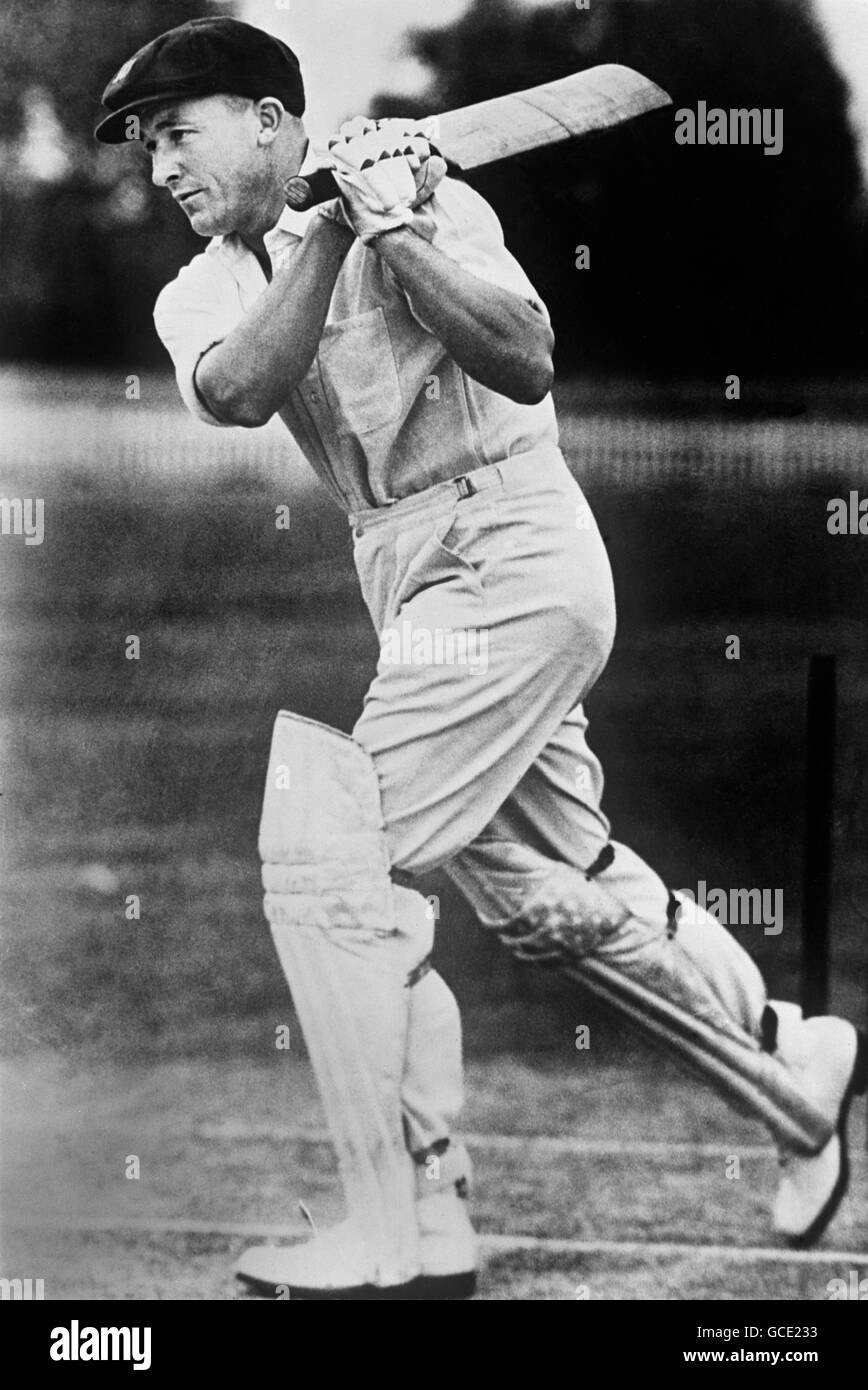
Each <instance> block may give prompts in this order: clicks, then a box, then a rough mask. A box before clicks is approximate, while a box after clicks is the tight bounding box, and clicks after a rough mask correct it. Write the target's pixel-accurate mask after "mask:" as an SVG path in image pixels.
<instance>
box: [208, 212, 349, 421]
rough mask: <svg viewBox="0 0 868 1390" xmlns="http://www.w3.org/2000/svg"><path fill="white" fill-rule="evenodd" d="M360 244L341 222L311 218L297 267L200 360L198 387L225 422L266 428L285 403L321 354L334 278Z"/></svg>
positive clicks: (277, 280) (284, 272)
mask: <svg viewBox="0 0 868 1390" xmlns="http://www.w3.org/2000/svg"><path fill="white" fill-rule="evenodd" d="M353 240H354V238H353V234H352V232H350V231H349V230H348V229H347V228H345V227H343V226H341V225H340V224H339V223H337V222H334V221H331V220H329V219H326V218H323V217H316V218H314V219H312V221H311V224H310V227H309V229H308V232H307V234H306V235H305V237H304V240H303V241H302V243H301V245H300V246H299V247H298V249H297V250H296V252H295V254H294V255H293V256H292V258H291V261H290V264H289V265H287V266H285V267H284V268H283V269H281V270H279V271H278V272H277V274H276V275H275V277H274V279H273V280H272V282H271V284H270V285H269V286H268V288H267V289H266V290H265V291H264V292H263V293H262V294H261V295H260V297H259V298H258V299H257V301H256V303H255V304H254V305H253V308H252V309H251V310H250V311H249V312H248V313H247V314H245V316H244V318H243V319H242V320H241V322H240V323H239V324H238V325H237V326H236V327H235V328H233V329H232V332H231V333H228V334H227V335H226V337H225V338H224V339H223V341H222V342H220V343H218V344H217V345H216V346H215V347H213V348H211V350H210V351H209V352H207V353H206V354H205V356H204V357H203V358H202V359H201V361H200V363H199V366H198V368H197V369H196V386H197V388H198V390H199V393H200V394H201V396H202V397H203V399H204V401H205V403H206V405H208V406H209V407H210V408H211V409H212V410H213V412H214V414H215V415H216V416H217V418H218V419H219V420H224V421H226V422H227V423H228V424H233V425H246V426H255V425H264V424H265V422H266V421H267V420H270V419H271V417H272V415H273V414H274V413H275V411H277V410H280V408H281V406H282V405H284V403H285V402H286V399H287V397H288V396H289V393H290V391H291V390H292V389H293V387H295V386H297V385H298V383H299V382H300V381H301V380H302V379H303V378H304V376H305V375H306V374H307V372H308V371H309V369H310V365H311V363H312V362H313V359H314V356H315V355H316V350H317V347H318V346H319V341H320V338H321V337H322V331H323V327H324V325H325V321H326V315H327V314H328V309H329V304H330V302H331V297H332V291H333V289H334V286H335V281H336V280H337V277H338V272H339V271H340V268H341V266H342V264H343V262H344V259H345V258H346V254H347V252H348V251H349V249H350V247H351V246H352V244H353Z"/></svg>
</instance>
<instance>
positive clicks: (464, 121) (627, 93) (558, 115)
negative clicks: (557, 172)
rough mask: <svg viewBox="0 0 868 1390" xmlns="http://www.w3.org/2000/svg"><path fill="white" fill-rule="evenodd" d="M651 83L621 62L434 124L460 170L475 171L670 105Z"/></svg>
mask: <svg viewBox="0 0 868 1390" xmlns="http://www.w3.org/2000/svg"><path fill="white" fill-rule="evenodd" d="M671 100H672V99H671V97H670V96H669V95H668V93H666V92H664V91H663V89H662V87H658V86H657V84H656V83H655V82H652V81H651V80H650V79H649V78H647V77H643V76H642V74H641V73H639V72H635V71H634V70H633V68H628V67H624V66H623V65H622V64H620V63H601V64H600V65H599V66H598V67H594V68H586V69H585V71H584V72H576V73H573V74H572V75H571V76H569V77H562V78H560V79H559V80H558V81H557V82H545V83H543V84H542V86H539V87H530V88H529V89H528V90H527V91H525V92H513V93H510V94H509V95H507V96H502V97H494V98H492V99H491V100H489V101H480V102H476V103H475V105H473V106H462V107H460V108H459V109H458V110H457V111H448V112H446V113H445V114H444V115H442V116H439V117H437V118H436V120H435V130H436V132H437V133H436V134H435V137H434V138H435V141H436V142H437V144H438V147H439V148H440V150H441V151H442V153H443V154H444V155H445V157H446V158H447V159H449V160H451V161H452V162H453V163H454V164H457V165H458V166H459V168H461V169H476V168H478V167H479V166H480V165H482V164H492V163H494V161H495V160H498V159H508V158H509V157H510V156H511V155H516V154H525V153H527V151H529V150H537V149H542V148H544V147H545V146H548V145H556V144H559V143H560V142H561V141H563V140H570V139H572V138H573V137H574V136H577V135H588V134H590V133H591V132H592V131H598V130H608V129H609V128H611V127H612V126H616V125H621V123H622V122H624V121H630V120H633V118H634V117H636V116H642V115H644V114H645V113H646V112H647V111H654V110H656V109H658V108H659V107H661V106H669V105H671Z"/></svg>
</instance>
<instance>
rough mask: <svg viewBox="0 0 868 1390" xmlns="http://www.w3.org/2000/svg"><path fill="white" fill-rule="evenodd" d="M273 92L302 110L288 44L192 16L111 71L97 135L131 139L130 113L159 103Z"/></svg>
mask: <svg viewBox="0 0 868 1390" xmlns="http://www.w3.org/2000/svg"><path fill="white" fill-rule="evenodd" d="M223 92H226V93H231V94H232V95H234V96H241V97H251V98H252V99H253V100H254V101H258V100H259V98H260V97H265V96H269V97H278V98H279V100H280V101H282V102H283V104H284V106H285V107H286V109H287V111H289V112H290V114H291V115H293V116H301V115H302V113H303V112H304V83H303V82H302V77H301V68H300V67H299V62H298V59H297V58H296V56H295V54H294V53H293V51H292V49H291V48H289V47H288V46H287V45H286V44H285V43H282V42H281V40H280V39H276V38H274V37H273V35H271V34H266V33H265V31H264V30H263V29H257V28H255V27H254V26H253V25H252V24H244V23H242V21H241V20H240V19H230V18H228V17H224V16H215V17H212V18H210V19H189V20H187V22H186V23H185V24H179V25H178V26H177V28H176V29H169V30H167V31H166V33H165V34H159V35H158V36H157V38H155V39H151V42H150V43H146V44H145V46H144V48H140V49H139V51H138V53H134V54H133V56H132V58H129V59H128V60H127V62H125V63H124V64H123V66H122V67H121V68H119V69H118V71H117V72H116V73H115V75H114V77H113V78H112V80H111V82H109V84H108V86H107V87H106V89H105V91H104V92H103V94H102V104H103V106H104V107H106V109H107V110H108V111H109V113H110V114H109V115H108V116H106V117H105V118H104V119H103V120H102V121H100V123H99V125H98V126H97V128H96V130H95V131H94V135H95V136H96V138H97V140H100V141H102V143H103V144H104V145H119V144H122V143H123V141H124V140H126V139H128V138H129V137H128V133H127V131H128V127H127V118H128V117H129V116H131V115H135V114H139V113H140V112H141V111H142V110H143V109H144V108H145V107H147V106H152V105H154V104H156V103H158V102H165V101H180V100H190V99H192V98H194V97H209V96H216V95H218V93H223Z"/></svg>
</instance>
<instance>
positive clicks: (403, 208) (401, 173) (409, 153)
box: [321, 117, 446, 242]
mask: <svg viewBox="0 0 868 1390" xmlns="http://www.w3.org/2000/svg"><path fill="white" fill-rule="evenodd" d="M426 128H427V129H428V130H430V128H431V122H430V121H429V122H413V121H410V120H396V119H390V120H385V121H378V122H374V121H370V120H367V119H366V118H365V117H356V118H355V119H354V120H352V121H347V122H346V123H345V124H344V125H343V126H341V129H340V131H339V132H338V136H337V138H336V139H335V140H332V141H330V142H329V158H330V160H331V162H332V165H333V170H334V175H335V179H336V180H337V183H338V186H339V187H340V188H341V191H342V194H343V197H342V198H341V200H340V202H339V203H338V202H333V203H330V204H326V205H325V206H324V207H323V208H322V209H321V211H322V214H323V216H325V217H327V218H331V219H332V220H334V221H339V220H344V219H346V220H348V221H349V223H350V224H351V226H352V227H353V228H354V230H355V231H356V233H357V235H358V236H359V237H360V238H361V239H362V241H364V242H370V241H372V240H373V238H374V237H376V236H379V235H380V234H381V233H382V232H386V231H390V230H393V229H394V228H396V227H403V226H410V225H411V224H412V222H413V219H414V212H415V211H416V209H417V208H419V207H421V205H422V204H423V203H425V202H427V200H428V199H429V198H430V197H431V195H432V194H433V193H434V190H435V189H436V187H437V185H438V184H439V183H440V182H441V180H442V179H443V178H444V176H445V174H446V161H445V160H444V159H443V157H442V155H441V154H440V152H439V151H438V150H437V149H436V147H435V146H434V145H432V144H431V141H430V139H429V138H428V135H427V134H426V133H425V131H426Z"/></svg>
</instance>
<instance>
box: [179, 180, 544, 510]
mask: <svg viewBox="0 0 868 1390" xmlns="http://www.w3.org/2000/svg"><path fill="white" fill-rule="evenodd" d="M315 167H316V160H315V159H314V158H313V155H312V154H309V155H308V158H307V159H306V160H305V163H304V164H303V165H302V169H301V171H300V172H302V173H305V172H308V171H309V170H312V169H313V168H315ZM317 215H318V214H317V212H316V210H315V209H312V210H309V211H307V212H295V211H293V210H292V209H291V208H289V207H287V208H284V210H283V212H282V213H281V215H280V218H279V219H278V222H277V224H276V226H275V227H273V228H272V229H271V231H269V232H267V233H266V235H265V238H264V241H265V247H266V250H267V252H268V255H269V258H270V260H271V264H272V267H273V269H274V271H277V270H279V269H280V268H281V266H282V265H283V264H285V262H286V260H287V259H288V258H289V257H290V256H292V254H293V252H294V251H295V250H296V248H297V247H298V246H299V245H300V243H301V239H302V237H303V236H304V234H305V231H306V230H307V227H308V224H309V222H310V220H311V218H312V217H316V216H317ZM423 234H424V235H426V236H427V237H428V239H430V240H431V242H432V245H434V246H435V247H437V248H439V249H440V250H441V251H443V253H444V254H445V255H447V256H449V257H450V259H452V260H454V261H457V262H458V264H459V265H461V266H462V267H463V268H464V269H465V270H467V271H469V272H470V273H471V274H473V275H476V276H478V277H479V278H480V279H482V280H487V281H488V282H489V283H490V284H493V285H499V286H502V287H503V288H504V289H508V290H512V291H513V292H514V293H516V294H519V295H521V296H522V298H524V299H527V300H528V301H529V302H530V303H532V304H533V305H534V306H535V307H536V308H537V309H538V310H539V311H540V312H541V313H542V314H543V315H544V316H545V318H546V321H547V322H548V314H547V312H546V309H545V306H544V305H543V304H542V301H541V300H540V299H539V297H538V296H537V294H536V291H535V290H534V288H533V286H532V284H531V283H530V281H529V280H528V278H527V276H526V275H525V273H524V271H523V270H522V268H521V266H520V265H519V264H518V262H517V261H516V260H515V259H514V257H513V256H512V255H510V253H509V251H507V249H506V247H505V245H504V242H503V233H502V231H501V227H500V223H499V221H498V219H497V217H496V216H495V214H494V212H493V210H492V209H491V207H490V206H489V205H488V203H486V202H485V200H484V199H483V198H481V197H480V196H479V194H478V193H475V192H474V191H473V190H472V189H471V188H470V187H468V185H467V184H464V183H462V182H459V181H457V180H455V179H451V178H447V179H444V181H443V182H442V183H441V184H440V186H439V187H438V189H437V191H436V193H435V194H434V196H433V198H431V199H430V200H429V202H428V203H426V204H425V208H424V231H423ZM266 286H267V280H266V277H265V275H264V273H263V270H262V267H261V266H260V264H259V262H258V261H257V259H256V256H255V255H254V254H253V252H252V251H251V250H250V248H249V247H248V246H246V245H245V243H244V242H243V241H242V240H241V238H240V237H238V236H237V235H235V234H232V235H229V236H220V237H214V238H213V239H212V240H211V241H210V242H209V244H208V246H207V247H206V249H205V251H204V252H203V253H202V254H201V255H198V256H196V257H194V259H193V260H192V261H191V262H190V264H189V265H188V266H185V267H184V268H183V269H182V270H181V271H180V273H179V274H178V276H177V278H176V279H175V280H173V281H171V283H170V284H168V285H167V286H166V287H165V289H164V290H163V291H162V293H161V294H160V296H159V298H158V300H157V304H156V307H155V309H154V319H155V323H156V327H157V332H158V333H159V335H160V338H161V339H162V341H163V343H164V344H165V346H166V348H167V349H168V351H169V354H170V355H171V357H172V360H173V362H174V365H175V373H176V376H177V380H178V386H179V389H180V392H181V396H182V397H183V399H184V401H185V403H186V405H187V406H188V408H189V409H190V411H191V412H192V413H193V414H194V415H195V416H196V417H197V418H198V419H200V420H202V421H204V422H205V423H206V424H210V425H219V424H221V423H222V422H221V421H219V420H217V419H215V417H214V416H213V415H212V414H211V413H210V411H209V410H208V409H207V408H206V406H205V405H204V404H203V403H202V401H201V400H200V398H199V397H198V396H197V394H196V390H195V386H194V383H193V373H194V371H195V368H196V364H197V363H198V361H199V358H200V357H201V356H202V354H203V353H204V352H205V351H206V350H207V349H208V348H209V347H211V346H213V345H214V344H215V343H218V342H220V341H222V339H223V338H225V337H226V336H227V334H228V333H230V332H231V331H232V329H233V328H234V327H235V326H236V324H238V323H239V322H240V321H241V319H242V318H243V317H244V315H245V313H247V311H248V310H249V309H250V308H251V307H252V306H253V304H254V303H255V301H256V300H257V299H258V297H259V295H261V294H262V293H263V291H264V290H265V289H266ZM280 416H281V419H282V420H283V422H284V424H285V425H286V426H287V428H288V429H289V430H290V432H291V434H292V435H293V437H294V438H295V440H296V442H297V443H298V445H299V447H300V448H301V450H302V452H303V453H304V454H305V456H306V457H307V459H308V460H309V462H310V463H311V465H312V467H313V468H314V470H315V471H316V473H317V474H318V476H319V478H320V479H321V481H322V482H323V484H324V485H325V486H326V488H327V489H328V490H329V492H330V493H331V494H332V496H333V497H334V498H335V500H336V501H337V502H338V503H339V504H340V505H341V506H342V507H343V509H344V510H345V511H347V512H352V511H357V510H363V509H365V508H368V507H374V506H381V505H385V504H387V503H388V502H390V501H392V500H394V499H396V498H401V497H406V496H409V495H410V494H411V493H416V492H419V491H421V490H422V489H423V488H426V487H430V486H431V485H432V484H434V483H438V482H442V481H443V480H444V479H446V478H452V477H456V476H457V475H458V474H461V473H466V472H469V471H470V470H471V469H473V468H477V467H480V466H481V465H483V464H488V463H496V462H498V461H499V460H500V459H503V458H507V457H509V456H510V455H513V454H518V453H526V452H530V451H531V450H532V449H535V448H538V447H540V446H545V445H549V446H550V445H557V442H558V431H557V423H556V420H555V413H554V406H553V404H552V400H551V397H550V396H547V397H546V398H545V400H544V401H542V402H541V403H540V404H538V405H518V404H516V403H515V402H514V401H511V400H509V399H508V398H507V397H506V396H502V395H500V394H498V393H497V392H495V391H491V390H489V389H488V388H487V387H485V386H481V385H480V384H479V383H478V382H476V381H474V380H473V379H472V378H471V377H469V376H468V375H467V374H466V373H465V372H463V371H462V370H461V368H460V367H458V365H457V364H456V363H455V362H454V361H453V360H452V358H451V357H449V355H448V353H447V352H446V350H445V348H444V347H443V345H442V344H441V343H440V342H439V340H438V339H437V338H435V337H434V335H433V334H432V333H431V332H430V331H429V330H428V329H427V328H426V326H425V324H424V322H423V321H422V319H421V317H420V315H419V313H418V312H417V311H416V309H415V308H414V306H413V303H412V301H411V298H410V296H409V295H408V294H407V293H406V292H405V290H404V289H403V288H402V286H401V285H400V284H399V282H398V280H397V279H396V277H395V276H394V274H393V273H392V271H391V270H390V269H389V267H388V266H387V265H386V264H385V262H384V261H382V260H381V259H380V257H379V256H378V255H377V252H376V250H374V249H373V248H369V247H367V246H365V245H364V243H363V242H361V241H355V242H354V243H353V245H352V246H351V247H350V250H349V252H348V254H347V257H346V259H345V261H344V263H343V265H342V267H341V269H340V271H339V273H338V277H337V281H336V283H335V287H334V291H333V294H332V299H331V304H330V306H329V312H328V316H327V319H326V323H325V327H324V330H323V334H322V338H321V340H320V344H319V348H318V350H317V354H316V357H315V358H314V361H313V363H312V365H311V368H310V370H309V372H308V373H307V375H306V377H305V378H304V380H303V381H302V382H301V383H300V384H299V385H298V386H297V387H296V388H294V389H293V390H291V391H290V393H289V395H288V398H287V401H286V404H285V405H284V407H283V408H282V409H281V411H280Z"/></svg>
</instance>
